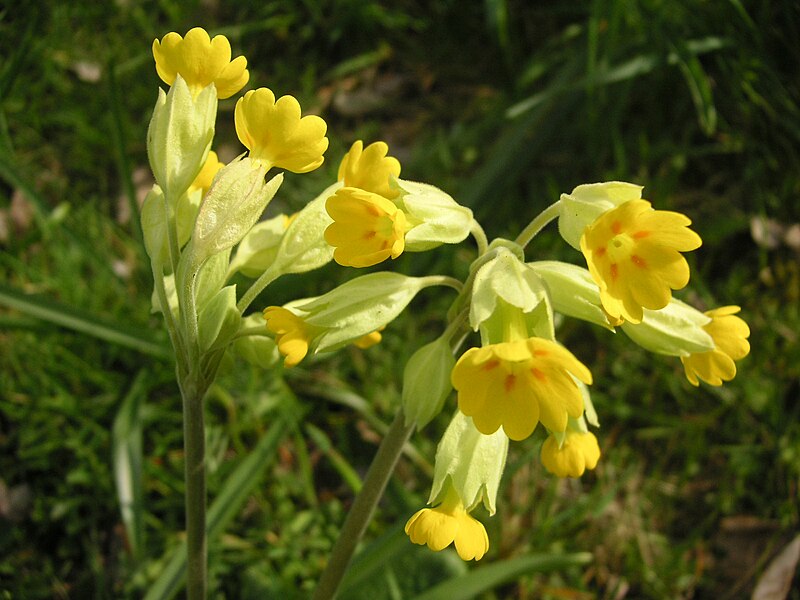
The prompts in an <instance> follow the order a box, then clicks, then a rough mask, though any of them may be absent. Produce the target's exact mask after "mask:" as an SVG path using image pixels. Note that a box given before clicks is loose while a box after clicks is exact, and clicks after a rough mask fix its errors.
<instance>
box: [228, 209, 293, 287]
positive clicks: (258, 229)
mask: <svg viewBox="0 0 800 600" xmlns="http://www.w3.org/2000/svg"><path fill="white" fill-rule="evenodd" d="M288 220H289V218H288V217H287V216H286V215H283V214H281V215H278V216H277V217H273V218H272V219H267V220H266V221H261V222H260V223H257V224H256V225H255V226H253V228H252V229H251V230H250V231H249V232H248V234H247V235H246V236H244V238H243V239H242V241H241V242H239V246H238V247H237V248H236V255H235V256H234V257H233V260H232V261H231V266H230V272H231V273H235V272H236V271H239V272H240V273H242V275H245V276H246V277H258V276H259V275H261V274H262V273H263V272H264V271H266V270H267V269H268V268H269V267H270V265H272V263H273V262H274V260H275V257H276V256H277V255H278V246H279V245H280V243H281V240H282V239H283V234H284V232H285V231H286V224H287V221H288Z"/></svg>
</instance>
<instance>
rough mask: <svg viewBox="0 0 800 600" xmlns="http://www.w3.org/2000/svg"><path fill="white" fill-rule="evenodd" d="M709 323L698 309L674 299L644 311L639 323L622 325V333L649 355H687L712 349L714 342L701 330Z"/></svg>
mask: <svg viewBox="0 0 800 600" xmlns="http://www.w3.org/2000/svg"><path fill="white" fill-rule="evenodd" d="M710 322H711V319H710V318H709V317H708V316H706V315H705V314H703V313H701V312H700V311H699V310H697V309H695V308H693V307H691V306H689V305H688V304H686V303H685V302H681V301H680V300H678V299H676V298H673V299H672V300H670V303H669V304H667V306H666V307H664V308H662V309H661V310H648V309H644V318H643V319H642V322H641V323H636V324H634V323H628V322H625V323H623V324H622V331H624V332H625V333H626V334H627V335H628V337H629V338H631V339H632V340H633V341H634V342H636V343H637V344H639V345H640V346H641V347H642V348H644V349H645V350H649V351H650V352H655V353H656V354H666V355H668V356H689V355H690V354H702V353H703V352H709V351H711V350H713V349H714V340H713V339H712V338H711V336H710V335H708V333H707V332H706V331H705V329H703V327H704V326H705V325H708V324H709V323H710Z"/></svg>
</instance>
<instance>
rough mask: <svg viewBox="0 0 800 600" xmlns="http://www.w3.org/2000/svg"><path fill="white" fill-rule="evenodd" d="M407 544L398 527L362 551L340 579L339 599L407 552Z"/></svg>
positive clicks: (346, 596)
mask: <svg viewBox="0 0 800 600" xmlns="http://www.w3.org/2000/svg"><path fill="white" fill-rule="evenodd" d="M409 544H410V542H409V541H408V538H407V537H406V534H405V533H404V532H403V526H402V525H399V526H397V527H395V528H393V529H391V530H390V531H389V532H388V533H386V534H384V535H383V536H381V537H379V538H378V539H377V540H375V541H374V542H372V543H371V544H370V545H368V546H367V547H366V548H364V549H362V550H361V552H359V553H358V554H357V555H356V557H355V558H354V559H353V563H352V564H351V565H350V567H349V568H348V569H347V573H346V574H345V576H344V579H342V584H341V586H340V591H339V597H340V598H348V597H349V594H348V593H347V592H348V591H350V590H355V589H356V588H357V587H358V586H359V585H361V584H362V582H364V581H366V580H367V579H369V578H370V577H371V576H372V575H374V574H375V573H376V572H378V571H379V570H381V569H385V568H386V567H387V566H388V565H391V564H392V560H393V559H394V558H395V557H396V556H399V554H400V553H401V552H404V551H408V548H409V546H408V545H409Z"/></svg>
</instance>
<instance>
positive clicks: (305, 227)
mask: <svg viewBox="0 0 800 600" xmlns="http://www.w3.org/2000/svg"><path fill="white" fill-rule="evenodd" d="M340 187H342V184H341V183H338V182H337V183H334V184H333V185H331V186H329V187H328V188H327V189H325V191H323V192H322V193H321V194H320V195H319V196H317V197H316V198H315V199H314V200H312V201H311V202H309V203H308V204H306V206H305V207H304V208H303V209H302V210H301V211H300V212H299V213H297V215H295V217H294V219H292V222H291V223H289V227H287V228H286V232H285V233H284V235H283V238H282V239H281V243H280V246H278V251H277V253H276V256H275V260H274V262H273V263H272V266H271V268H272V269H273V270H274V271H276V272H277V273H278V274H283V273H304V272H306V271H311V270H312V269H317V268H319V267H321V266H323V265H325V264H327V263H329V262H330V261H331V259H332V258H333V248H332V247H331V246H329V245H328V243H327V242H326V241H325V237H324V232H325V228H326V227H328V225H330V224H331V222H332V220H331V218H330V216H328V213H327V211H326V210H325V202H326V201H327V199H328V198H329V197H330V196H332V195H333V194H334V193H335V192H336V190H337V189H339V188H340Z"/></svg>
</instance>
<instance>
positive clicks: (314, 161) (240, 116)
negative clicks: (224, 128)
mask: <svg viewBox="0 0 800 600" xmlns="http://www.w3.org/2000/svg"><path fill="white" fill-rule="evenodd" d="M234 121H235V125H236V134H237V135H238V136H239V140H240V141H241V142H242V144H244V146H245V147H246V148H247V149H248V150H249V151H250V158H252V159H253V160H258V161H261V162H263V163H265V164H267V165H268V166H276V167H279V168H281V169H286V170H288V171H292V172H293V173H308V172H309V171H313V170H314V169H316V168H317V167H319V166H320V165H321V164H322V161H323V160H324V157H323V156H322V155H323V154H324V153H325V150H327V149H328V138H327V137H325V132H326V131H327V128H328V126H327V125H326V124H325V121H323V120H322V119H321V118H320V117H318V116H316V115H308V116H305V117H302V118H301V117H300V103H298V102H297V100H296V99H295V98H294V97H292V96H282V97H281V98H278V100H275V94H273V93H272V91H270V90H269V89H267V88H259V89H257V90H250V91H249V92H247V93H246V94H245V95H244V97H242V98H239V101H238V102H237V103H236V110H235V112H234Z"/></svg>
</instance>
